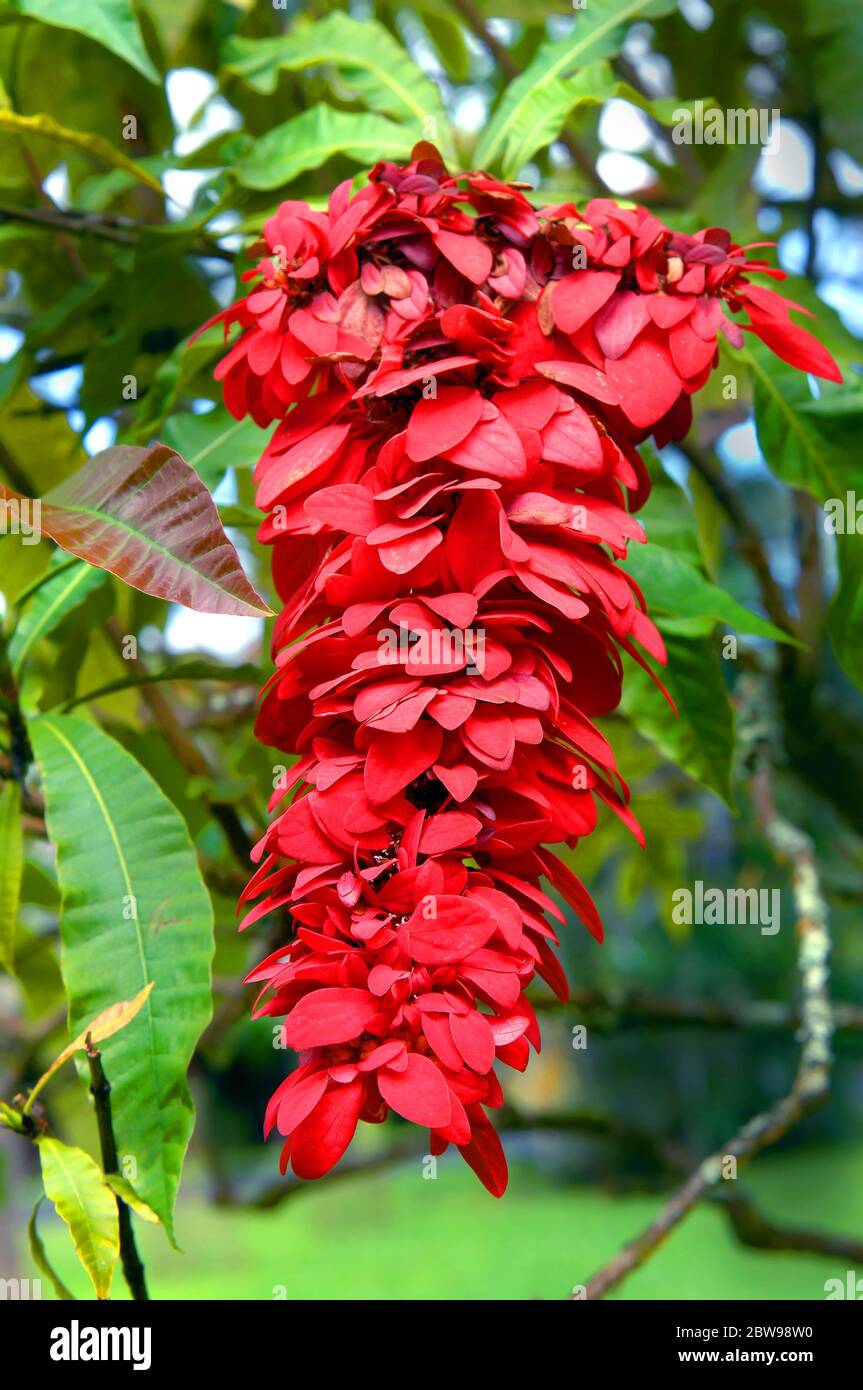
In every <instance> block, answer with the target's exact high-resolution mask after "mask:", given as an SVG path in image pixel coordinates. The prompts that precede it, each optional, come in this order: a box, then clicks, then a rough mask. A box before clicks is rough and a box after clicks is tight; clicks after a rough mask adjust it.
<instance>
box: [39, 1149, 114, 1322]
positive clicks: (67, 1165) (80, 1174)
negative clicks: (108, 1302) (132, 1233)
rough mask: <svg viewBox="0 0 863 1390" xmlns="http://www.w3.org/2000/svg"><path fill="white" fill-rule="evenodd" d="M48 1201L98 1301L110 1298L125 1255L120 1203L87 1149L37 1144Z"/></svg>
mask: <svg viewBox="0 0 863 1390" xmlns="http://www.w3.org/2000/svg"><path fill="white" fill-rule="evenodd" d="M36 1146H37V1148H38V1150H39V1161H40V1163H41V1164H42V1181H43V1183H44V1184H45V1195H46V1196H47V1197H48V1198H50V1200H51V1201H52V1202H53V1203H54V1206H55V1207H56V1209H57V1214H58V1215H59V1216H61V1217H62V1218H63V1220H64V1221H65V1222H66V1225H67V1226H68V1227H69V1234H70V1235H71V1237H72V1243H73V1245H74V1246H75V1249H76V1251H77V1252H78V1258H79V1260H80V1261H81V1263H82V1265H83V1266H84V1268H85V1269H86V1271H87V1273H88V1274H89V1276H90V1280H91V1282H92V1284H93V1288H94V1289H95V1290H96V1297H97V1298H107V1297H108V1292H109V1290H110V1288H111V1280H112V1279H113V1277H114V1267H115V1265H116V1263H117V1256H118V1255H119V1253H120V1232H119V1222H118V1219H117V1202H116V1200H115V1198H114V1194H113V1192H112V1191H111V1189H110V1188H109V1187H106V1186H105V1183H104V1181H103V1177H102V1170H101V1169H100V1168H99V1166H98V1164H97V1163H95V1162H94V1161H93V1159H92V1158H91V1157H90V1155H89V1154H88V1153H85V1152H84V1150H83V1149H75V1148H72V1147H71V1145H69V1144H61V1143H60V1140H59V1139H51V1138H49V1137H48V1136H47V1135H45V1136H43V1137H42V1138H40V1139H37V1141H36Z"/></svg>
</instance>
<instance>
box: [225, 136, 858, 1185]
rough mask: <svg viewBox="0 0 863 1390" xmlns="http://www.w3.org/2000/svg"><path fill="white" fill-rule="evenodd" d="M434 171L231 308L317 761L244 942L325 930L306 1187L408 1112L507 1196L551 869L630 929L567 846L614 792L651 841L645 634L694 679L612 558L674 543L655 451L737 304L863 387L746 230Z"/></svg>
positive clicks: (394, 172) (315, 972) (277, 971)
mask: <svg viewBox="0 0 863 1390" xmlns="http://www.w3.org/2000/svg"><path fill="white" fill-rule="evenodd" d="M414 156H415V157H414V160H413V162H412V163H411V164H409V165H408V166H407V167H397V166H395V165H393V164H379V165H377V166H376V167H375V168H374V169H373V170H372V171H371V175H370V178H369V182H368V183H367V185H366V186H365V187H364V188H362V189H361V191H360V192H359V193H357V194H356V195H355V196H353V197H352V196H351V194H350V186H349V184H343V185H341V186H340V187H339V188H337V189H336V191H335V193H334V194H333V196H332V198H331V200H330V204H329V207H328V210H327V213H326V214H322V213H317V212H313V211H311V210H310V209H309V208H308V207H307V206H306V205H305V204H303V203H298V202H288V203H283V204H282V206H281V207H280V209H279V211H278V212H277V213H276V215H275V216H274V217H272V218H271V219H270V221H269V222H268V223H267V225H266V227H265V229H264V246H263V247H262V248H261V249H262V250H263V251H264V252H265V254H264V255H263V259H261V260H260V261H259V263H258V264H257V266H256V268H255V269H254V270H253V271H251V272H249V276H248V277H247V278H250V279H253V280H254V281H255V286H254V288H253V289H252V290H251V292H250V293H249V294H248V295H247V297H245V298H243V299H241V300H240V301H239V302H238V303H237V304H235V305H233V306H232V307H231V308H230V309H228V310H226V311H225V312H224V313H223V314H221V315H219V316H217V317H218V319H220V320H222V321H223V322H224V323H225V325H226V329H227V327H228V326H229V325H231V324H238V325H239V326H240V328H241V330H242V332H241V334H240V336H239V337H238V339H237V340H236V342H235V343H234V345H233V347H232V348H231V349H230V351H229V352H228V354H227V356H226V357H225V358H224V360H223V361H222V363H221V364H220V366H219V368H218V370H217V376H218V377H219V378H220V379H221V380H222V381H223V383H224V391H225V399H226V402H227V404H228V406H229V408H230V410H231V411H232V412H233V413H234V414H235V415H236V416H238V417H241V416H243V415H245V414H247V413H248V414H251V415H252V417H253V418H254V419H255V420H256V421H257V422H258V423H259V424H260V425H262V426H263V425H267V424H269V423H270V422H272V421H273V420H278V421H279V424H278V426H277V428H276V430H275V432H274V434H273V436H272V439H271V441H270V443H269V445H268V446H267V448H266V449H265V451H264V454H263V457H262V458H261V461H260V464H259V466H258V469H257V473H256V479H257V483H258V503H259V505H260V507H261V508H262V510H263V511H264V512H266V513H267V519H266V521H265V522H264V524H263V528H262V537H263V538H264V539H265V540H266V541H268V542H270V543H272V545H273V548H274V572H275V579H276V583H277V587H278V590H279V593H280V596H281V599H282V602H283V608H282V612H281V614H280V616H279V619H278V621H277V624H276V628H275V635H274V647H275V653H276V656H275V661H276V670H275V673H274V674H273V676H272V678H271V680H270V682H269V683H268V687H267V690H266V694H265V698H264V701H263V705H262V708H261V712H260V715H259V719H258V724H257V733H258V736H259V737H260V739H261V740H262V741H263V742H264V743H266V744H268V745H271V746H273V747H275V748H279V749H283V750H286V751H290V752H296V753H297V754H298V755H299V760H298V761H297V763H296V764H295V766H294V767H293V768H292V771H291V775H290V779H289V783H288V785H287V786H285V787H283V788H280V790H279V792H278V793H277V794H276V796H275V797H274V798H273V800H274V803H279V802H280V801H281V800H282V798H284V797H286V794H287V793H288V792H290V791H293V792H294V793H295V794H294V795H293V797H292V799H291V800H290V804H288V805H287V807H286V809H283V810H280V813H279V814H278V816H277V817H276V818H275V819H274V821H273V822H272V824H271V825H270V827H269V829H268V830H267V832H266V834H265V835H264V837H263V839H262V841H261V843H260V845H259V846H258V847H257V851H256V857H257V859H259V860H260V861H261V862H260V866H259V868H258V870H257V872H256V873H255V875H254V877H253V879H252V881H251V883H250V884H249V886H248V889H247V890H246V893H245V895H244V899H245V901H246V902H247V903H251V902H255V905H254V906H252V907H251V908H250V910H249V911H248V913H247V916H246V918H245V922H244V925H246V924H249V923H251V922H253V921H255V920H257V919H259V918H260V917H262V916H264V915H265V914H266V913H269V912H271V911H273V910H274V909H276V908H280V907H284V908H289V910H290V913H291V915H292V918H293V920H294V922H295V924H296V933H295V936H294V938H293V939H292V941H291V942H290V944H289V945H287V946H286V947H282V948H280V949H279V950H277V951H276V952H274V953H273V954H272V955H271V956H270V957H269V959H267V960H266V961H264V962H263V964H262V965H261V966H259V967H258V969H257V970H255V971H254V972H253V974H252V975H251V976H250V979H252V980H255V981H258V982H262V984H263V993H262V995H261V997H260V999H259V1003H258V1007H257V1013H258V1014H259V1015H263V1014H268V1015H272V1016H276V1017H284V1018H285V1020H286V1021H285V1023H284V1028H283V1031H284V1037H285V1040H286V1041H287V1043H288V1044H289V1045H290V1046H291V1047H293V1048H295V1049H296V1050H297V1051H298V1052H299V1054H300V1065H299V1067H298V1069H297V1070H295V1071H294V1072H292V1073H291V1074H290V1075H289V1076H288V1077H287V1079H286V1080H285V1081H284V1082H283V1083H282V1085H281V1086H280V1087H279V1089H278V1090H277V1091H276V1093H275V1095H274V1096H273V1098H272V1100H271V1102H270V1105H269V1107H268V1112H267V1117H266V1130H267V1133H269V1132H270V1131H271V1130H272V1129H273V1128H274V1127H275V1128H276V1129H278V1131H279V1132H280V1133H281V1134H282V1135H284V1136H285V1146H284V1149H283V1154H282V1167H283V1170H284V1168H285V1167H286V1166H287V1164H288V1162H290V1163H291V1164H292V1166H293V1168H294V1171H295V1172H296V1173H297V1174H298V1175H299V1176H301V1177H305V1178H313V1177H318V1176H320V1175H321V1174H323V1173H325V1172H326V1171H327V1170H328V1169H329V1168H331V1167H332V1165H333V1164H334V1163H336V1162H337V1161H338V1159H339V1158H340V1157H341V1155H342V1154H343V1153H344V1151H345V1149H346V1148H347V1146H348V1144H349V1143H350V1140H351V1138H352V1136H353V1134H354V1131H355V1129H356V1126H357V1122H358V1121H359V1120H365V1121H367V1122H371V1123H377V1122H379V1121H381V1120H383V1119H384V1118H385V1117H386V1115H387V1113H388V1111H389V1110H390V1109H392V1110H394V1111H396V1113H397V1114H399V1115H402V1116H404V1117H405V1118H406V1119H408V1120H411V1121H413V1122H414V1123H416V1124H419V1125H423V1126H427V1127H428V1128H429V1129H430V1131H431V1136H432V1137H431V1146H432V1151H433V1152H434V1153H436V1154H437V1153H440V1152H442V1151H443V1150H444V1149H445V1148H446V1147H447V1146H448V1145H449V1144H454V1145H455V1146H456V1147H457V1148H458V1149H459V1150H460V1151H461V1153H462V1154H463V1156H464V1157H465V1159H466V1160H467V1162H468V1163H469V1164H470V1165H471V1167H473V1168H474V1170H475V1171H476V1172H477V1174H478V1175H479V1177H480V1178H481V1179H482V1181H483V1182H484V1183H485V1185H486V1186H487V1187H488V1188H489V1190H490V1191H491V1192H493V1193H495V1194H496V1195H499V1194H500V1193H501V1192H502V1191H503V1190H504V1187H505V1184H506V1163H505V1160H504V1156H503V1151H502V1148H501V1145H500V1142H499V1140H498V1138H497V1135H496V1132H495V1130H494V1128H493V1126H492V1125H491V1123H490V1122H489V1120H488V1117H487V1115H486V1113H485V1110H486V1109H487V1108H495V1107H497V1106H500V1105H501V1103H502V1093H501V1088H500V1084H499V1081H498V1079H497V1076H496V1074H495V1070H494V1065H495V1062H503V1063H505V1064H506V1065H508V1066H512V1067H516V1068H518V1069H519V1070H522V1069H523V1068H524V1067H525V1066H526V1065H527V1061H528V1055H529V1049H530V1047H531V1046H533V1047H534V1048H537V1049H538V1047H539V1031H538V1028H537V1023H536V1018H535V1016H534V1013H533V1010H532V1008H531V1006H530V1003H529V1002H528V1000H527V998H526V995H525V990H526V988H527V986H528V984H529V983H530V981H531V980H532V979H533V978H534V976H535V975H539V976H541V977H542V978H543V979H544V980H545V981H546V983H547V984H548V985H549V986H550V987H551V988H552V989H553V990H554V991H555V992H556V993H557V994H558V995H559V996H561V997H565V995H566V981H565V979H564V977H563V972H562V970H561V967H560V965H559V963H558V961H557V958H556V956H555V953H554V944H555V942H556V940H557V938H556V936H555V931H554V928H553V927H552V926H551V925H550V921H549V919H551V920H556V921H557V922H562V921H563V920H564V919H563V916H562V914H561V912H560V910H559V908H558V907H557V906H556V904H555V903H554V902H553V901H552V900H551V899H550V898H549V897H548V896H547V894H546V893H545V892H544V891H543V889H542V888H541V887H540V880H541V879H545V880H547V882H548V883H549V884H550V885H552V887H553V888H554V889H555V890H556V891H557V892H558V893H559V894H560V896H561V897H562V898H563V899H564V900H565V901H566V902H568V903H569V905H570V906H571V907H572V908H573V909H574V911H575V913H576V914H577V915H578V916H579V917H580V918H581V920H582V921H583V922H584V923H585V925H586V926H587V927H588V929H589V930H590V931H591V932H592V933H593V935H594V936H596V937H597V939H600V940H601V938H602V927H601V923H600V921H599V918H598V916H597V913H596V909H595V908H594V905H593V903H592V902H591V899H590V897H589V895H588V893H587V891H586V889H585V888H584V886H583V885H582V884H581V883H580V881H579V880H578V879H577V878H576V877H575V876H574V875H573V873H572V872H571V870H570V869H569V868H568V867H567V866H566V864H564V863H563V862H562V861H561V859H560V858H558V857H557V856H556V855H555V854H553V853H552V852H551V851H550V850H549V849H548V848H547V846H548V845H565V846H569V847H572V846H574V845H575V844H576V843H577V841H578V839H579V838H580V837H581V836H583V835H588V834H590V832H591V831H592V830H593V828H594V826H595V824H596V805H597V799H599V800H601V801H603V802H605V803H606V804H607V805H608V806H610V807H611V809H612V810H613V811H614V812H616V814H617V815H619V816H620V817H621V818H622V819H623V820H624V821H625V822H626V824H628V825H629V826H630V828H631V829H632V830H633V832H634V833H635V834H636V836H640V831H639V828H638V825H637V822H636V821H635V819H634V817H633V816H632V814H631V812H630V811H629V809H628V807H627V800H628V791H627V787H626V784H625V783H624V782H623V781H622V779H621V777H620V775H619V773H618V772H617V769H616V767H615V761H614V754H613V752H612V749H611V748H610V746H609V744H608V742H607V740H606V739H605V738H604V737H603V735H602V734H601V733H600V731H599V730H598V728H597V727H596V725H595V723H594V722H593V721H594V718H595V717H596V716H597V715H602V714H605V713H607V712H608V711H609V710H611V709H613V708H614V706H615V705H616V704H617V702H618V699H619V696H620V680H621V656H620V653H621V650H623V651H626V652H628V653H630V654H631V655H632V656H633V657H634V658H635V659H636V660H637V661H639V662H641V663H642V664H643V665H647V662H646V660H645V656H644V655H643V653H646V654H647V655H649V656H652V657H653V658H654V659H655V660H657V661H659V662H662V661H663V660H664V652H663V646H662V641H661V638H660V637H659V634H658V633H657V631H656V629H655V628H654V626H653V624H652V623H651V622H650V620H649V618H648V617H647V616H646V614H645V611H644V602H643V598H642V595H641V593H640V592H639V590H638V587H637V585H636V584H635V583H634V582H633V580H632V579H631V578H630V577H629V576H628V575H627V574H626V573H625V572H624V571H623V570H621V569H620V568H619V567H618V565H617V564H616V563H615V560H616V559H619V558H621V557H623V556H624V555H625V552H626V546H627V542H628V541H629V540H632V539H636V540H643V539H644V536H643V532H642V530H641V528H640V526H639V525H638V523H637V522H636V521H635V520H634V519H633V517H632V515H631V512H632V510H634V509H635V508H637V507H638V506H639V505H640V504H641V503H642V502H643V500H644V498H645V497H646V495H647V491H648V481H647V476H646V472H645V469H644V466H643V464H642V461H641V459H640V457H639V454H638V452H637V450H636V447H635V446H636V444H637V443H638V441H639V440H641V439H643V438H644V437H645V436H646V434H648V433H652V434H653V436H654V437H655V438H656V440H657V441H658V442H659V443H660V444H662V443H664V442H666V441H668V440H669V439H673V438H680V437H681V436H682V435H683V434H684V433H685V432H686V429H687V428H688V425H689V422H690V418H691V412H690V404H689V398H690V396H691V395H692V394H693V392H695V391H697V390H698V389H699V388H700V387H701V386H702V385H703V384H704V382H705V381H706V379H707V376H708V374H709V372H710V370H711V367H712V366H713V365H714V363H715V361H716V355H717V354H716V339H717V334H718V333H719V332H723V333H725V335H726V336H727V337H728V339H729V340H730V341H731V343H733V344H738V345H739V343H740V342H741V341H742V334H741V326H740V325H738V323H737V322H736V321H735V320H734V319H731V318H729V317H728V312H729V311H730V312H731V313H738V312H740V311H745V312H746V313H747V314H748V319H749V322H748V323H745V322H744V323H743V325H742V327H743V328H744V329H746V330H749V331H751V332H754V333H756V334H757V335H758V336H759V337H760V338H761V339H762V340H763V341H764V342H766V343H767V344H768V345H769V346H770V347H771V348H773V350H774V351H775V352H777V353H778V354H779V355H780V356H781V357H783V358H784V359H785V360H787V361H789V362H792V363H794V364H795V365H796V366H798V367H801V368H802V369H804V370H807V371H812V372H815V373H816V374H819V375H822V376H827V377H830V378H832V379H836V378H837V377H838V373H837V370H836V367H835V364H834V363H833V361H832V359H831V358H830V357H829V355H828V354H827V353H826V352H825V351H824V349H823V348H822V347H821V346H820V345H819V344H818V343H817V342H816V340H815V339H813V338H812V337H811V336H810V335H809V334H808V333H806V332H804V330H803V329H801V328H799V327H797V326H796V325H795V324H793V323H791V322H790V320H789V318H788V308H789V305H788V304H787V303H786V301H784V300H783V299H781V298H780V297H779V296H778V295H777V294H775V293H774V292H773V291H771V290H767V289H763V288H758V287H756V286H754V285H752V284H751V283H750V280H749V275H750V274H751V272H752V271H759V272H761V273H762V274H768V275H773V276H774V277H776V276H780V275H781V272H778V271H775V270H771V269H770V268H769V267H768V266H766V265H765V264H764V263H763V262H760V261H749V260H747V259H746V254H745V253H746V251H747V250H748V249H751V248H741V247H738V246H735V245H734V244H733V243H732V242H731V241H730V239H729V237H728V234H727V233H726V232H723V231H719V230H715V229H714V230H710V231H707V232H702V233H699V234H698V235H697V236H694V237H690V236H683V235H681V234H679V233H674V232H671V231H669V230H668V229H667V228H666V227H664V226H663V225H662V223H661V222H659V221H658V220H657V219H656V218H655V217H654V216H652V215H651V214H650V213H649V212H648V211H647V210H646V209H643V208H636V209H632V210H624V209H622V208H620V207H618V206H617V205H616V204H615V203H613V202H611V201H609V200H607V199H597V200H594V201H593V202H591V203H589V204H588V206H587V208H586V209H585V210H584V211H583V212H579V211H578V210H577V209H576V208H575V207H574V206H573V205H572V204H566V205H563V206H560V207H553V208H546V209H544V210H542V211H540V212H537V211H535V210H534V208H533V207H532V206H531V205H530V203H529V202H528V201H527V199H526V197H525V196H524V194H523V192H522V191H521V189H520V188H519V187H516V186H511V185H506V184H502V183H499V182H497V181H496V180H494V179H492V178H489V177H488V176H487V175H485V174H481V173H474V174H468V175H464V176H460V177H453V176H451V175H449V174H448V173H447V172H446V170H445V169H444V167H443V165H442V164H441V161H440V158H439V156H438V155H437V153H436V151H434V150H433V149H432V148H431V147H430V146H420V147H418V148H417V150H415V151H414ZM792 307H796V306H792ZM648 669H649V668H648Z"/></svg>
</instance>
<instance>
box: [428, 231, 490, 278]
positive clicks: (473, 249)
mask: <svg viewBox="0 0 863 1390" xmlns="http://www.w3.org/2000/svg"><path fill="white" fill-rule="evenodd" d="M433 241H434V244H435V246H436V247H437V249H438V250H439V251H440V252H441V254H442V255H443V256H446V258H447V260H448V261H449V263H450V265H454V266H455V268H456V270H458V271H459V272H460V273H461V274H462V275H463V276H464V277H465V279H467V280H470V282H471V284H474V285H482V284H483V283H484V282H485V281H486V280H487V279H488V277H489V275H490V274H491V268H492V265H493V263H494V262H493V257H492V254H491V251H490V249H489V247H488V246H486V244H485V242H484V241H480V239H479V237H477V236H473V235H470V234H468V235H466V236H462V235H460V234H459V233H458V232H448V231H445V230H443V229H439V230H438V231H436V232H435V233H434V237H433Z"/></svg>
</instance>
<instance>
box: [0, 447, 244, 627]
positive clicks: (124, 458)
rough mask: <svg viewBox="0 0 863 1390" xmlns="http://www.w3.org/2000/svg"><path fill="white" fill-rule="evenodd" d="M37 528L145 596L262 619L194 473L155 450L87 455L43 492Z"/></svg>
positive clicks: (168, 451) (116, 450) (167, 453)
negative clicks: (78, 466) (80, 464)
mask: <svg viewBox="0 0 863 1390" xmlns="http://www.w3.org/2000/svg"><path fill="white" fill-rule="evenodd" d="M6 491H7V490H6V489H4V492H6ZM41 521H42V529H43V531H45V533H46V534H47V535H49V536H50V537H51V539H52V540H54V541H56V542H57V544H58V545H59V546H61V547H62V549H63V550H68V551H69V552H70V553H71V554H72V555H78V556H79V557H80V558H81V559H82V560H86V561H87V563H88V564H90V565H94V566H96V568H97V569H104V570H109V571H110V572H111V574H116V575H117V577H118V578H119V579H122V580H123V581H124V582H125V583H126V584H130V585H131V586H132V588H133V589H141V590H143V592H144V593H145V594H152V595H153V597H154V598H164V599H169V600H171V601H172V602H174V603H182V604H185V606H186V607H187V608H194V609H197V610H198V612H201V613H225V614H233V615H239V616H244V617H255V616H259V615H261V614H266V613H269V611H270V610H269V609H268V608H267V606H266V604H265V603H264V601H263V599H261V598H260V597H259V595H258V594H256V593H255V590H254V589H253V588H252V586H251V584H250V583H249V581H248V579H247V578H246V576H245V574H244V573H243V570H242V566H241V565H240V559H239V556H238V555H237V552H236V550H235V549H234V547H233V545H232V544H231V542H230V541H229V540H228V537H227V536H226V535H225V532H224V530H223V528H222V523H221V521H220V520H219V514H218V512H217V511H216V507H215V504H214V502H213V499H212V497H211V496H210V494H209V492H208V491H207V489H206V487H205V486H204V484H203V483H202V482H201V479H200V478H199V477H198V475H197V473H196V472H195V470H194V468H192V467H191V465H190V464H188V463H186V462H185V460H184V459H182V458H180V456H179V454H175V453H174V452H173V451H172V450H171V449H168V448H166V447H165V446H164V445H162V444H153V445H150V446H149V447H148V448H146V449H141V448H135V447H133V446H131V445H126V444H121V445H118V446H116V447H115V448H112V449H104V450H103V451H102V452H101V453H100V454H96V455H95V456H94V457H93V458H92V459H91V460H90V461H89V463H87V464H85V466H84V467H83V468H81V469H79V470H78V472H77V473H73V474H72V476H71V477H70V478H67V479H66V480H65V481H64V482H62V483H60V484H59V486H57V487H55V488H52V489H51V491H50V492H48V493H46V494H45V496H44V497H43V499H42V518H41Z"/></svg>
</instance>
